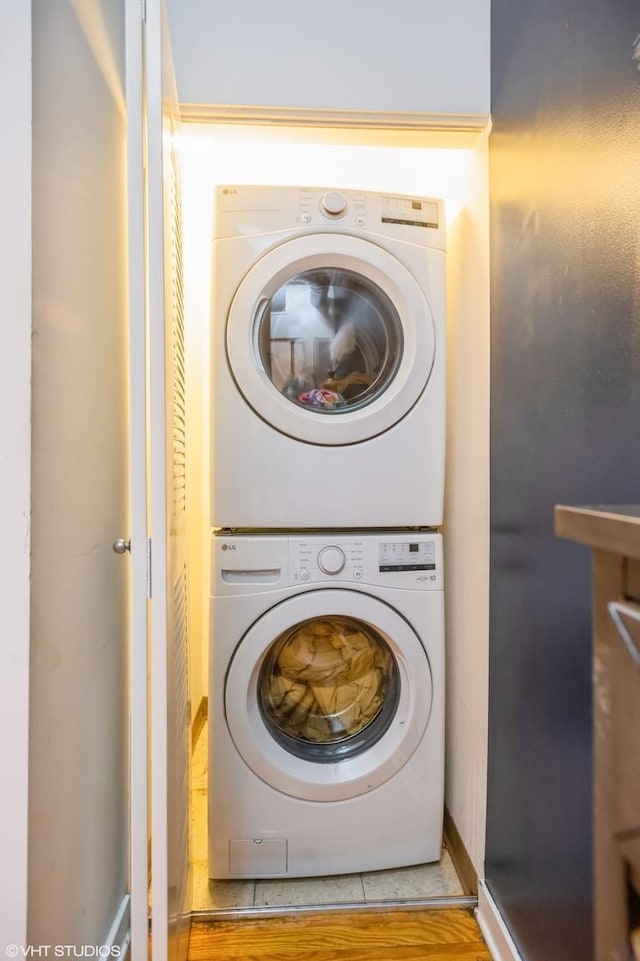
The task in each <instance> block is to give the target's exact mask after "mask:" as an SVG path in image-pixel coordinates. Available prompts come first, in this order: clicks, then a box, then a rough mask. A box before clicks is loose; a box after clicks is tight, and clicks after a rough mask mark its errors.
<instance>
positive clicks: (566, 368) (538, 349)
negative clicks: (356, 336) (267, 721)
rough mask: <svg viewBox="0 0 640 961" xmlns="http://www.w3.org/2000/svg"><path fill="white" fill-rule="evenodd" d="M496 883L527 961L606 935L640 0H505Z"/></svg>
mask: <svg viewBox="0 0 640 961" xmlns="http://www.w3.org/2000/svg"><path fill="white" fill-rule="evenodd" d="M492 7H493V12H492V21H493V22H492V47H493V49H492V84H493V87H492V98H493V118H494V120H493V133H492V137H491V147H490V157H491V232H492V244H491V257H492V269H491V287H492V331H491V337H492V367H491V391H492V403H491V407H492V413H491V438H492V439H491V464H492V468H491V516H492V525H491V583H492V587H491V641H490V717H489V726H490V735H489V795H488V830H487V860H486V877H487V883H488V886H489V888H490V890H491V893H492V894H493V897H494V898H495V900H496V902H497V904H498V907H499V909H500V910H501V912H502V914H503V915H504V917H505V919H506V920H507V923H508V925H509V927H510V928H511V932H512V934H513V935H514V938H515V940H516V943H517V944H518V946H519V948H520V950H521V952H522V956H523V958H524V959H526V961H588V959H589V958H591V957H592V947H591V883H592V879H591V857H592V840H591V815H592V770H591V730H590V726H591V700H590V611H589V607H590V596H589V589H590V584H589V556H588V552H587V550H586V549H583V548H580V547H578V546H575V545H572V544H570V543H568V542H564V541H558V540H556V539H555V538H554V536H553V505H554V504H555V503H569V504H584V503H616V502H617V503H632V502H637V501H638V497H639V493H640V187H639V185H640V149H639V148H640V139H639V131H640V82H639V81H640V75H639V74H638V70H637V67H638V62H637V61H635V62H634V61H633V60H632V54H633V42H634V39H635V38H637V36H638V34H639V33H640V6H639V5H638V3H637V0H608V2H607V3H603V2H601V0H540V2H537V3H534V4H532V3H530V2H529V0H493V5H492Z"/></svg>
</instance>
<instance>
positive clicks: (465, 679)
mask: <svg viewBox="0 0 640 961" xmlns="http://www.w3.org/2000/svg"><path fill="white" fill-rule="evenodd" d="M488 147H489V144H488V132H486V133H484V134H482V135H481V136H480V137H479V138H478V140H477V142H476V144H475V146H474V149H473V151H472V154H471V157H470V164H469V167H468V170H467V173H468V178H467V180H466V184H465V206H464V208H463V210H461V212H460V216H459V217H458V218H457V219H456V221H455V223H454V224H453V226H452V230H451V236H450V247H449V252H450V256H449V259H448V273H449V319H448V320H449V322H448V345H447V479H446V497H445V527H444V531H445V545H446V549H445V581H446V585H447V587H446V589H447V723H446V737H447V765H446V785H447V788H446V791H447V806H448V808H449V812H450V813H451V816H452V817H453V820H454V821H455V823H456V826H457V827H458V830H459V831H460V834H461V836H462V838H463V840H464V842H465V846H466V848H467V851H468V852H469V855H470V856H471V859H472V861H473V863H474V866H475V868H476V870H477V872H478V874H479V876H480V877H482V875H483V870H482V865H483V861H484V844H485V812H486V796H487V730H488V713H489V691H488V687H489V373H490V370H489V367H490V365H489V190H488V182H489V181H488V177H489V172H488V160H489V149H488Z"/></svg>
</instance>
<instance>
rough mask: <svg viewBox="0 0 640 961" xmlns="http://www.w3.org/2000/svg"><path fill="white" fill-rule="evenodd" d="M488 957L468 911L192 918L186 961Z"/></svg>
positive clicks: (473, 960)
mask: <svg viewBox="0 0 640 961" xmlns="http://www.w3.org/2000/svg"><path fill="white" fill-rule="evenodd" d="M299 959H304V961H452V959H455V961H491V955H490V954H489V951H488V948H487V946H486V944H485V943H484V941H483V940H482V935H481V934H480V929H479V928H478V925H477V924H476V921H475V919H474V918H473V915H472V914H471V912H470V911H463V910H460V909H455V910H446V911H438V910H433V911H431V910H426V911H422V910H420V911H390V912H380V911H377V912H375V911H371V912H369V911H367V912H360V911H359V912H355V913H353V914H340V913H332V914H324V915H315V916H310V915H307V916H306V917H305V916H304V915H292V916H291V917H286V918H282V917H281V918H268V919H260V920H251V921H249V920H244V921H243V920H239V921H198V920H195V919H194V921H193V923H192V925H191V938H190V941H189V961H299Z"/></svg>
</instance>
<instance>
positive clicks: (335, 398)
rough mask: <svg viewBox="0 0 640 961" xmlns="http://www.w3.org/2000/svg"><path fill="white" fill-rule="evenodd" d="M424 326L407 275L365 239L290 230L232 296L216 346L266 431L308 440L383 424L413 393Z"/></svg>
mask: <svg viewBox="0 0 640 961" xmlns="http://www.w3.org/2000/svg"><path fill="white" fill-rule="evenodd" d="M435 350H436V343H435V330H434V322H433V317H432V314H431V309H430V307H429V304H428V301H427V299H426V297H425V296H424V294H423V292H422V290H421V288H420V286H419V284H418V283H417V281H416V280H415V278H414V277H413V275H412V274H411V273H410V272H409V271H408V270H407V269H406V268H405V267H404V266H403V265H402V264H401V263H400V262H399V261H398V260H397V259H396V258H395V257H393V256H392V255H391V254H390V253H388V252H387V251H386V250H383V249H382V248H381V247H378V246H376V245H375V244H372V243H369V242H368V241H366V240H362V239H359V238H356V237H350V236H346V235H344V234H316V235H307V236H304V237H298V238H296V239H294V240H290V241H288V242H286V243H283V244H281V245H280V246H278V247H275V248H274V249H272V250H271V251H269V252H268V253H267V254H265V255H264V257H262V258H261V259H260V260H259V261H258V262H257V263H256V264H255V265H254V267H253V268H252V269H251V270H250V271H249V273H248V274H247V275H246V276H245V277H244V279H243V281H242V283H241V284H240V286H239V287H238V290H237V291H236V294H235V297H234V299H233V302H232V304H231V308H230V311H229V317H228V321H227V351H228V357H229V363H230V365H231V370H232V372H233V376H234V378H235V381H236V383H237V385H238V388H239V389H240V391H241V393H242V395H243V396H244V398H245V400H246V401H247V403H248V404H249V405H250V406H251V407H252V408H253V410H254V411H255V412H256V413H257V414H258V415H259V416H260V417H262V418H263V419H264V420H265V421H267V422H268V423H269V424H271V425H272V426H273V427H275V428H276V430H279V431H281V432H282V433H284V434H287V435H288V436H290V437H293V438H296V439H297V440H301V441H305V442H307V443H311V444H320V445H343V444H355V443H358V442H360V441H363V440H367V439H368V438H370V437H375V436H376V435H377V434H380V433H382V432H383V431H385V430H388V429H389V428H390V427H392V426H393V425H394V424H396V423H397V422H398V421H399V420H400V419H401V418H402V417H404V416H405V414H407V413H408V412H409V411H410V410H411V408H412V407H413V405H414V404H415V403H416V401H417V400H418V398H419V397H420V395H421V394H422V392H423V390H424V389H425V387H426V385H427V382H428V380H429V376H430V374H431V370H432V367H433V361H434V357H435Z"/></svg>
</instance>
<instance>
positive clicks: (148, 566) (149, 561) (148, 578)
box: [147, 537, 151, 597]
mask: <svg viewBox="0 0 640 961" xmlns="http://www.w3.org/2000/svg"><path fill="white" fill-rule="evenodd" d="M147 597H151V538H150V537H148V538H147Z"/></svg>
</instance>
